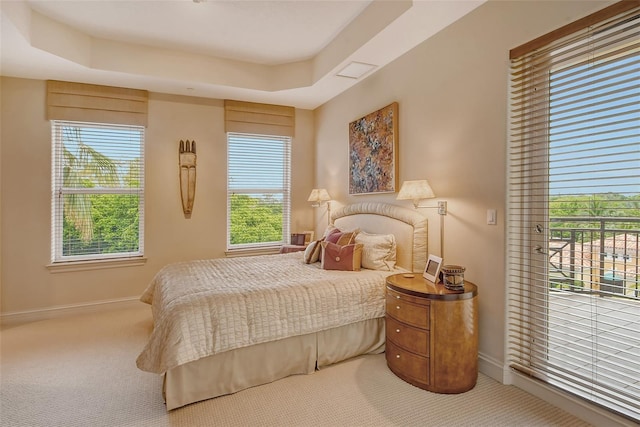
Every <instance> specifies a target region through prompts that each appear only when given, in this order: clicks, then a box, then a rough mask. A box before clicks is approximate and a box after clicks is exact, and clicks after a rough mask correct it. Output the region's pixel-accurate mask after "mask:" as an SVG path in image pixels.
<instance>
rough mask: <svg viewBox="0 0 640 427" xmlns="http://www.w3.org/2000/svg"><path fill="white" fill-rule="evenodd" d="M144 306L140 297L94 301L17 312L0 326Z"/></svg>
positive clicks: (1, 317) (3, 317)
mask: <svg viewBox="0 0 640 427" xmlns="http://www.w3.org/2000/svg"><path fill="white" fill-rule="evenodd" d="M140 304H142V303H141V302H140V298H139V297H129V298H120V299H112V300H103V301H94V302H90V303H85V304H74V305H60V306H54V307H48V308H43V309H38V310H28V311H15V312H9V313H3V314H1V315H0V326H2V327H3V328H4V327H8V326H17V325H21V324H24V323H30V322H37V321H40V320H47V319H57V318H60V317H66V316H70V315H76V314H87V313H95V312H97V311H104V310H112V309H117V308H127V307H133V306H135V305H140Z"/></svg>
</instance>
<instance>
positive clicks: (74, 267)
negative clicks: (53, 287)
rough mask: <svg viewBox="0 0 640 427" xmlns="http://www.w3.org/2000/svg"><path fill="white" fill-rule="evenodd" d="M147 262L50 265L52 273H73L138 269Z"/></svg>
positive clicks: (119, 260)
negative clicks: (112, 269) (110, 269)
mask: <svg viewBox="0 0 640 427" xmlns="http://www.w3.org/2000/svg"><path fill="white" fill-rule="evenodd" d="M146 262H147V258H145V257H135V258H113V259H100V260H91V261H65V262H56V263H53V264H48V265H47V269H48V270H49V271H50V272H51V273H67V272H72V271H85V270H101V269H105V268H121V267H137V266H141V265H144V264H145V263H146Z"/></svg>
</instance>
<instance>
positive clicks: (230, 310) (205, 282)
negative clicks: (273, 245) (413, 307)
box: [136, 252, 396, 373]
mask: <svg viewBox="0 0 640 427" xmlns="http://www.w3.org/2000/svg"><path fill="white" fill-rule="evenodd" d="M302 258H303V254H302V253H301V252H297V253H289V254H278V255H263V256H255V257H241V258H221V259H209V260H198V261H188V262H180V263H174V264H170V265H168V266H166V267H164V268H163V269H162V270H160V271H159V272H158V274H157V275H156V276H155V277H154V279H153V280H152V282H151V283H150V284H149V286H148V287H147V289H146V290H145V292H144V293H143V295H142V297H141V300H142V301H143V302H146V303H148V304H151V307H152V311H153V317H154V329H153V332H152V334H151V336H150V339H149V341H148V343H147V345H146V346H145V348H144V349H143V351H142V353H141V354H140V356H139V357H138V359H137V361H136V363H137V366H138V367H139V368H140V369H142V370H145V371H148V372H154V373H164V372H166V371H167V370H169V369H172V368H174V367H176V366H179V365H183V364H186V363H189V362H192V361H195V360H198V359H201V358H203V357H207V356H211V355H215V354H219V353H223V352H225V351H229V350H233V349H237V348H243V347H247V346H251V345H255V344H260V343H265V342H269V341H276V340H280V339H284V338H287V337H292V336H300V335H305V334H310V333H314V332H318V331H323V330H328V329H331V328H336V327H340V326H344V325H348V324H352V323H356V322H360V321H365V320H370V319H375V318H381V317H384V296H385V278H386V277H387V276H388V275H390V274H393V273H395V272H396V271H377V270H364V269H363V270H361V271H357V272H351V271H349V272H346V271H334V270H323V269H321V268H320V264H319V263H315V264H305V263H303V261H302Z"/></svg>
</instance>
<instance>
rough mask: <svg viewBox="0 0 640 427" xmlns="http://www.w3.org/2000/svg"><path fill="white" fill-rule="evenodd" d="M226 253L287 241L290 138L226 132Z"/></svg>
mask: <svg viewBox="0 0 640 427" xmlns="http://www.w3.org/2000/svg"><path fill="white" fill-rule="evenodd" d="M227 165H228V166H227V167H228V171H227V211H228V212H227V249H229V250H234V249H249V248H263V247H273V246H279V245H282V244H283V243H285V242H287V241H288V236H289V217H290V176H291V138H290V137H285V136H271V135H251V134H244V133H231V132H230V133H227Z"/></svg>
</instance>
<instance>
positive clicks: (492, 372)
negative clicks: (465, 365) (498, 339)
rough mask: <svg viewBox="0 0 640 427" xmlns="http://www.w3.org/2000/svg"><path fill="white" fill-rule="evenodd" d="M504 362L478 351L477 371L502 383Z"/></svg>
mask: <svg viewBox="0 0 640 427" xmlns="http://www.w3.org/2000/svg"><path fill="white" fill-rule="evenodd" d="M503 365H504V364H503V363H502V362H501V361H499V360H496V359H494V358H492V357H490V356H487V355H486V354H483V353H478V371H480V372H482V373H483V374H484V375H486V376H488V377H490V378H493V379H494V380H496V381H498V382H499V383H501V384H502V383H504V375H503V372H504V370H503V368H502V366H503Z"/></svg>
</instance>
